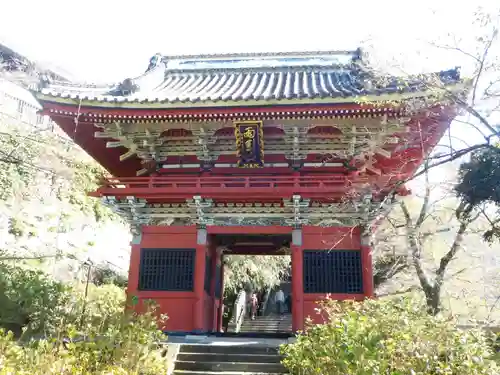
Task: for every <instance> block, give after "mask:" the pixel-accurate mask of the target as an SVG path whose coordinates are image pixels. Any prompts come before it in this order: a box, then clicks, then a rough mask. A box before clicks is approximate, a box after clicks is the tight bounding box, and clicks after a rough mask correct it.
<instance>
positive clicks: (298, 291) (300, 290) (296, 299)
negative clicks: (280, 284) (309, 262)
mask: <svg viewBox="0 0 500 375" xmlns="http://www.w3.org/2000/svg"><path fill="white" fill-rule="evenodd" d="M291 251H292V329H293V330H294V331H299V330H303V329H304V277H303V266H302V246H299V245H291Z"/></svg>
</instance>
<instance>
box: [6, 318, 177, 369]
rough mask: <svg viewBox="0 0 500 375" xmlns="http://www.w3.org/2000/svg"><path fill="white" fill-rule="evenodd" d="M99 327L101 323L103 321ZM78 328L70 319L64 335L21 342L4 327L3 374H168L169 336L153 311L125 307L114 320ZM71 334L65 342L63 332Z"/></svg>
mask: <svg viewBox="0 0 500 375" xmlns="http://www.w3.org/2000/svg"><path fill="white" fill-rule="evenodd" d="M99 327H100V326H99ZM99 327H93V328H92V329H91V330H90V331H88V330H84V332H83V333H84V336H82V332H80V331H78V330H77V329H76V327H74V326H71V325H68V326H65V327H64V329H63V330H61V332H60V337H58V338H52V339H44V340H37V341H34V340H32V341H29V342H28V343H27V344H25V345H23V346H21V345H20V344H19V342H16V341H15V339H14V335H13V334H12V333H7V334H5V332H4V331H0V364H1V367H0V375H10V374H18V375H24V374H29V375H47V374H61V375H66V374H68V375H70V374H89V375H90V374H123V375H129V374H143V375H156V374H162V373H163V374H164V373H166V371H167V363H166V360H165V358H164V357H163V355H162V353H161V351H160V350H159V345H158V341H159V340H161V339H164V338H165V337H164V336H163V334H162V333H161V332H160V331H158V329H157V316H156V314H155V313H154V311H150V312H147V313H145V314H142V315H128V314H124V313H121V319H117V321H116V322H115V324H113V325H108V326H107V327H106V328H105V329H103V328H102V327H101V328H99ZM63 336H64V337H68V338H69V340H68V341H67V342H63V340H61V337H63Z"/></svg>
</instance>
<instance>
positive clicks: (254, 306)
mask: <svg viewBox="0 0 500 375" xmlns="http://www.w3.org/2000/svg"><path fill="white" fill-rule="evenodd" d="M250 304H251V312H250V314H251V319H252V320H255V315H257V306H258V305H259V299H258V298H257V293H255V292H253V293H252V296H251V297H250Z"/></svg>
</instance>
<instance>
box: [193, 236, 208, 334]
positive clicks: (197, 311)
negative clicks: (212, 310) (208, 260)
mask: <svg viewBox="0 0 500 375" xmlns="http://www.w3.org/2000/svg"><path fill="white" fill-rule="evenodd" d="M205 255H206V245H196V260H195V267H194V297H195V303H194V311H193V330H194V331H195V332H201V331H203V330H204V315H205V309H204V307H205V306H204V305H205V304H204V302H205V301H204V299H205V298H204V297H205V296H204V293H205Z"/></svg>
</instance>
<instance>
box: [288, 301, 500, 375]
mask: <svg viewBox="0 0 500 375" xmlns="http://www.w3.org/2000/svg"><path fill="white" fill-rule="evenodd" d="M320 311H321V313H322V315H323V316H325V317H326V318H327V321H328V323H326V324H320V325H312V324H309V326H308V328H307V330H306V332H305V333H304V334H301V335H299V336H298V337H297V341H296V342H295V343H293V344H288V345H284V346H282V348H281V351H282V353H283V354H284V355H286V358H285V359H284V361H283V363H284V364H285V366H286V367H287V368H288V369H289V370H290V371H291V373H292V374H304V375H307V374H311V375H312V374H317V375H322V374H328V375H349V374H352V375H377V374H380V375H382V374H383V375H402V374H422V375H431V374H449V375H471V374H476V375H494V374H498V370H499V368H498V366H496V364H495V362H494V361H493V360H492V356H493V351H492V348H491V346H490V345H489V344H488V340H487V335H486V334H485V333H484V332H482V331H480V330H468V331H462V330H459V329H457V328H456V327H455V326H454V325H453V324H452V322H451V321H450V320H449V319H445V318H442V317H434V316H430V315H428V314H427V312H426V309H425V307H424V306H422V305H421V304H418V303H416V302H414V301H412V300H411V299H408V298H399V299H390V300H367V301H364V302H336V301H332V300H327V301H325V302H323V303H322V305H321V306H320Z"/></svg>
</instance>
